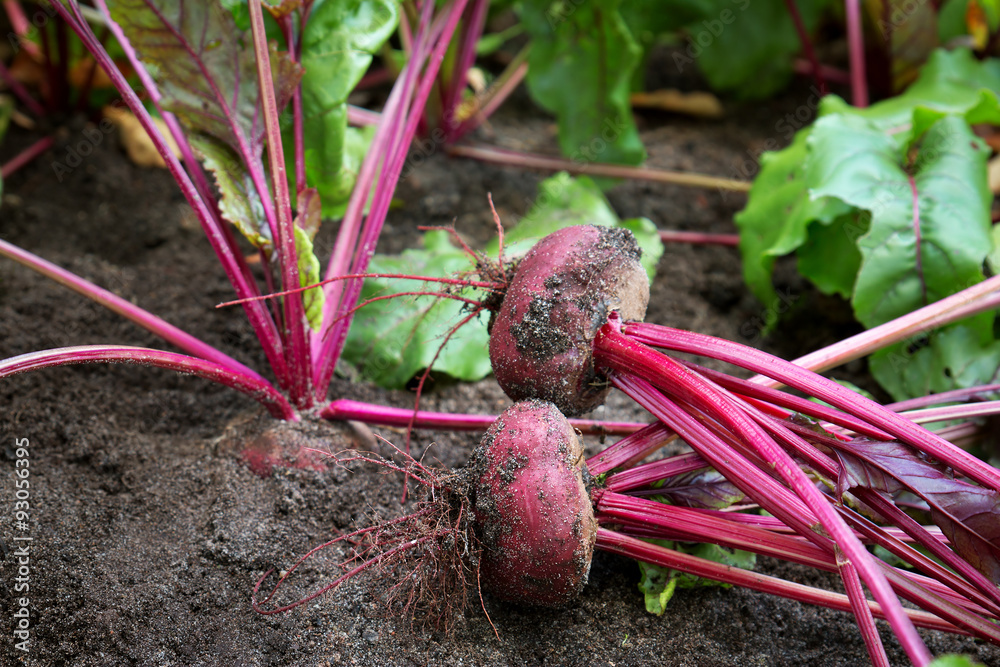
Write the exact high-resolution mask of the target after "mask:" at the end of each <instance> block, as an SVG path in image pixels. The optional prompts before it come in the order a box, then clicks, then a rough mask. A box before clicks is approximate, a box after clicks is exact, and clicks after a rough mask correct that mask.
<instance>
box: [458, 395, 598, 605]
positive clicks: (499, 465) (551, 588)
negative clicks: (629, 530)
mask: <svg viewBox="0 0 1000 667" xmlns="http://www.w3.org/2000/svg"><path fill="white" fill-rule="evenodd" d="M471 470H472V474H473V478H474V479H475V478H478V481H477V482H474V486H473V489H474V493H475V516H476V521H477V524H478V532H479V536H480V540H481V542H482V547H483V552H482V558H481V561H480V570H479V574H480V577H481V582H482V586H483V588H484V589H485V590H488V591H489V592H491V593H492V594H494V595H495V596H497V597H499V598H502V599H504V600H508V601H511V602H518V603H522V604H532V605H546V606H553V605H560V604H564V603H566V602H569V601H570V600H572V599H573V598H575V597H576V596H577V595H578V594H579V592H580V590H581V589H582V588H583V586H584V584H586V583H587V576H588V574H589V572H590V560H591V557H592V556H593V553H594V542H595V540H596V539H597V522H596V520H595V519H594V510H593V507H592V506H591V502H590V497H589V495H588V493H587V489H586V487H585V485H584V482H583V470H584V468H583V446H582V444H581V443H580V439H579V438H578V437H577V434H576V432H575V431H574V430H573V427H572V426H570V423H569V421H567V419H566V418H565V417H564V416H563V415H562V413H561V412H559V410H558V409H557V408H556V406H555V405H553V404H552V403H548V402H545V401H538V400H533V401H525V402H522V403H517V404H515V405H513V406H511V407H510V408H508V409H507V410H506V411H505V412H504V413H503V414H501V415H500V417H499V418H498V419H497V420H496V422H494V423H493V425H492V426H491V427H490V428H489V430H488V431H487V432H486V435H485V436H484V437H483V441H482V445H481V446H480V447H479V448H478V449H477V450H476V452H475V454H474V457H473V463H472V467H471Z"/></svg>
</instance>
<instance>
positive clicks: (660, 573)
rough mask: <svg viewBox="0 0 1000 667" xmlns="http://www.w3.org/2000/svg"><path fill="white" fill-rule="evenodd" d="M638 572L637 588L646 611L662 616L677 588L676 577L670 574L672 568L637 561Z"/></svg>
mask: <svg viewBox="0 0 1000 667" xmlns="http://www.w3.org/2000/svg"><path fill="white" fill-rule="evenodd" d="M639 573H640V575H641V578H640V580H639V590H640V591H641V592H642V594H643V596H644V597H645V599H646V611H647V612H649V613H650V614H656V615H657V616H663V612H665V611H666V610H667V603H668V602H670V598H672V597H673V596H674V591H675V590H677V578H676V577H673V576H671V574H672V573H673V570H670V569H667V568H662V567H660V566H658V565H651V564H649V563H644V562H642V561H639Z"/></svg>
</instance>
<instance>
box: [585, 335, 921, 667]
mask: <svg viewBox="0 0 1000 667" xmlns="http://www.w3.org/2000/svg"><path fill="white" fill-rule="evenodd" d="M594 360H595V362H597V363H599V364H601V365H605V366H609V367H612V368H615V369H616V370H619V371H624V372H636V371H635V370H632V369H631V367H632V366H633V362H634V363H636V364H638V363H642V364H643V365H647V364H648V367H649V368H650V370H651V371H652V368H654V367H655V368H656V370H657V371H659V372H661V373H664V375H663V377H664V379H666V378H668V377H670V378H671V379H672V380H673V382H672V384H673V386H676V387H677V388H678V390H680V391H682V392H683V393H684V394H685V395H689V396H690V398H691V399H692V400H696V401H698V403H699V404H703V409H704V408H708V407H712V406H717V407H716V408H715V409H713V410H712V412H711V413H710V414H712V416H713V417H714V418H715V419H718V420H720V421H721V422H722V423H723V424H725V425H726V426H727V427H728V428H729V429H731V430H732V431H733V432H735V433H738V434H740V436H741V438H742V439H743V440H744V441H745V442H746V444H747V445H749V446H750V447H751V448H752V449H753V450H754V451H755V452H756V453H757V454H758V455H759V456H761V457H763V458H764V459H765V461H766V462H767V464H768V465H770V466H771V467H773V469H774V470H775V471H776V472H777V473H778V474H779V476H780V477H781V478H782V479H783V480H784V481H785V483H786V484H788V485H789V486H790V487H791V488H792V489H793V490H794V491H795V493H796V495H798V496H799V498H801V499H802V500H803V501H804V502H805V503H806V504H807V505H808V507H809V509H810V510H811V511H812V512H813V513H815V515H816V517H817V518H818V519H819V521H820V523H821V524H822V526H823V528H824V529H825V530H826V531H827V532H828V533H829V535H830V536H831V537H832V538H833V540H834V541H835V543H836V544H837V545H838V546H839V547H840V548H841V549H843V550H844V552H845V553H846V554H847V556H848V558H849V559H850V560H851V562H853V563H854V565H855V566H856V567H857V568H858V569H859V571H860V573H861V576H862V577H863V578H864V580H865V583H866V584H867V585H868V587H869V589H871V591H872V594H873V595H874V596H875V599H877V600H878V601H879V602H880V603H881V604H882V605H883V606H884V607H885V610H886V613H887V614H888V616H889V621H890V625H891V626H892V628H893V630H894V632H895V633H896V636H897V637H898V638H899V640H900V642H901V643H902V645H903V648H904V650H905V651H906V653H907V655H908V656H909V657H910V660H911V661H913V662H914V663H915V664H917V665H925V664H927V663H929V662H930V661H931V655H930V653H929V652H928V651H927V648H926V646H924V643H923V641H922V640H921V639H920V636H919V635H918V634H917V632H916V629H915V628H914V627H913V625H912V623H911V622H910V621H909V619H908V618H907V617H906V615H905V613H904V612H903V607H902V606H901V605H900V603H899V599H898V598H897V597H896V595H895V594H894V593H893V591H892V588H891V587H890V586H889V582H888V581H887V580H886V578H885V576H884V575H883V574H882V572H881V571H880V570H879V569H878V568H877V566H876V565H875V563H874V561H873V558H872V556H871V554H869V553H868V552H867V551H866V550H865V548H864V546H863V545H862V544H861V542H860V541H859V540H858V539H857V537H855V535H854V533H853V532H852V531H851V530H850V528H848V526H847V524H846V523H844V520H843V519H842V518H841V517H840V516H839V515H838V514H837V512H836V511H835V510H834V509H833V508H832V507H831V506H830V504H829V502H828V500H827V499H826V497H825V496H824V495H823V494H822V493H821V492H820V491H819V490H818V489H817V488H816V486H815V485H814V484H813V482H812V481H811V480H810V479H809V478H808V476H806V475H805V473H803V472H802V470H801V469H800V468H799V467H798V465H797V464H796V463H795V462H794V461H793V460H792V458H791V457H790V456H789V455H788V453H787V452H785V451H784V450H783V449H782V448H781V447H780V446H779V445H778V444H777V443H776V442H775V441H774V440H773V439H772V438H771V437H770V436H769V435H768V434H767V433H766V432H765V431H764V430H763V429H762V428H761V427H760V426H759V425H758V424H756V423H755V422H754V421H752V420H751V419H749V418H748V417H747V416H746V415H745V414H744V413H743V412H742V411H740V410H738V409H734V408H733V406H732V405H731V402H730V401H729V399H728V398H727V397H726V396H725V394H724V393H722V392H720V391H717V390H715V389H713V388H712V387H710V386H708V385H707V384H705V383H704V382H703V381H699V379H698V377H697V376H695V375H693V374H687V373H685V372H681V367H680V366H679V365H678V364H676V362H672V361H671V360H670V359H669V358H668V357H666V356H663V355H656V353H654V352H653V351H652V350H649V349H648V348H645V347H643V346H639V345H637V344H636V343H634V342H633V341H632V340H630V339H629V338H628V337H626V336H623V335H622V334H620V333H618V332H617V331H615V326H613V323H612V324H607V325H605V326H604V327H602V328H601V331H600V333H599V334H598V337H597V339H596V340H595V341H594ZM800 370H801V369H800ZM642 376H643V377H648V376H649V375H648V374H645V373H644V374H643V375H642ZM838 386H839V385H838ZM689 444H692V445H694V443H691V442H690V441H689ZM731 481H734V483H735V480H731ZM751 497H753V498H754V500H758V502H760V497H759V495H758V494H752V495H751ZM782 518H784V517H782ZM812 535H813V532H812V530H809V531H808V533H806V534H804V536H805V537H807V538H810V539H812Z"/></svg>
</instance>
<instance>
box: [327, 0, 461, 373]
mask: <svg viewBox="0 0 1000 667" xmlns="http://www.w3.org/2000/svg"><path fill="white" fill-rule="evenodd" d="M465 3H466V0H455V1H454V3H452V4H449V5H448V6H447V7H446V8H445V9H444V10H443V12H444V13H443V14H442V15H441V16H440V17H439V18H438V19H437V20H436V21H435V23H434V25H432V26H431V28H430V29H429V30H426V31H422V33H426V35H427V40H426V41H427V44H428V46H429V45H430V44H434V48H433V50H432V51H431V53H430V54H429V55H428V56H427V66H426V69H425V71H424V73H423V74H422V76H421V79H420V82H419V86H418V87H417V90H416V93H415V94H414V97H413V101H412V105H411V106H410V107H409V108H408V110H407V113H405V114H403V116H402V119H405V120H406V122H405V126H403V127H396V128H394V129H395V132H394V133H393V134H394V139H395V141H394V142H393V143H392V144H391V146H390V148H391V150H390V153H389V156H388V158H387V160H386V163H385V165H384V167H383V170H382V173H381V175H380V180H379V188H378V191H377V192H376V193H375V196H374V197H373V199H372V205H371V210H370V211H369V213H368V217H367V219H366V224H365V227H364V230H363V231H362V233H361V238H360V239H359V242H358V248H357V251H356V253H355V254H354V258H353V262H352V265H351V273H363V272H364V271H365V269H366V268H367V267H368V263H369V262H370V261H371V258H372V255H374V254H375V245H376V242H377V241H378V236H379V234H380V233H381V231H382V226H383V224H384V223H385V216H386V214H387V213H388V211H389V205H390V203H391V202H392V193H393V191H394V190H395V187H396V183H398V181H399V177H400V174H401V173H402V170H403V165H404V163H405V161H406V151H407V148H408V147H409V146H410V144H411V143H412V141H413V137H414V135H415V134H416V131H417V126H418V125H419V123H420V119H421V117H422V111H423V109H424V106H425V105H426V103H427V98H428V96H429V95H430V92H431V90H432V89H433V87H434V84H435V81H436V79H437V74H438V70H439V69H440V67H441V62H442V61H443V60H444V56H445V53H446V52H447V50H448V44H449V43H450V41H451V36H452V34H453V33H454V32H455V28H456V26H457V25H458V20H459V18H460V17H461V14H462V10H463V9H464V8H465ZM430 4H432V3H428V5H430ZM428 15H429V11H428ZM418 41H419V40H418ZM415 48H417V47H416V46H415ZM420 51H421V57H420V58H418V57H417V53H416V52H415V53H414V58H413V59H412V60H411V61H410V63H409V64H408V65H407V67H408V68H409V67H410V66H414V75H415V74H416V70H417V69H418V66H417V65H418V64H419V62H420V61H421V60H422V59H423V57H422V53H423V48H420ZM402 119H401V120H402ZM356 188H357V186H356ZM366 193H367V190H366V191H364V192H363V194H365V196H366ZM352 201H353V199H352ZM362 201H364V199H363V200H362ZM361 287H362V281H360V280H357V281H351V282H350V283H349V284H348V285H347V286H346V288H345V290H344V296H343V303H344V304H345V305H346V306H347V307H350V306H352V305H353V304H354V303H355V302H356V301H357V300H358V296H359V295H360V293H361ZM352 320H353V315H352V316H349V317H345V318H341V319H340V320H339V321H338V322H336V323H335V324H334V325H333V327H332V330H331V332H330V335H329V338H328V343H327V344H325V345H324V346H323V351H322V354H321V356H320V359H319V361H320V364H319V369H320V371H321V372H322V377H321V382H320V383H319V384H317V386H318V387H321V388H323V390H324V391H325V388H326V386H327V385H328V384H329V382H330V378H331V377H332V375H333V368H334V365H335V363H336V360H337V359H339V358H340V353H341V351H342V350H343V347H344V342H345V340H346V339H347V331H348V329H349V328H350V324H351V321H352Z"/></svg>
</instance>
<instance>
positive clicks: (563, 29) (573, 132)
mask: <svg viewBox="0 0 1000 667" xmlns="http://www.w3.org/2000/svg"><path fill="white" fill-rule="evenodd" d="M620 4H621V0H592V1H591V2H587V3H582V4H581V3H569V2H564V3H552V2H550V0H524V2H522V3H521V20H522V23H523V24H524V26H525V29H526V30H527V32H528V34H530V35H531V37H532V47H531V53H530V54H529V56H528V76H527V84H528V91H529V92H530V93H531V96H532V97H533V98H534V99H535V101H536V102H537V103H538V104H539V105H540V106H542V107H543V108H545V109H547V110H548V111H551V112H552V113H554V114H555V115H556V116H557V118H558V119H559V147H560V148H561V149H562V152H563V154H564V155H567V156H569V157H570V158H571V159H573V160H579V161H582V162H614V163H622V164H639V163H640V162H642V161H643V159H645V157H646V151H645V149H644V148H643V146H642V141H641V140H640V139H639V133H638V131H637V130H636V127H635V121H634V119H633V118H632V108H631V106H630V104H629V92H630V79H631V76H632V71H633V70H634V69H635V67H636V65H638V63H639V60H640V56H641V53H640V51H641V49H640V48H639V45H638V44H637V43H636V41H635V39H634V38H633V37H632V34H631V33H630V32H629V29H628V26H626V25H625V21H624V20H623V19H622V17H621V14H620V13H619V11H618V7H619V5H620Z"/></svg>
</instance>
